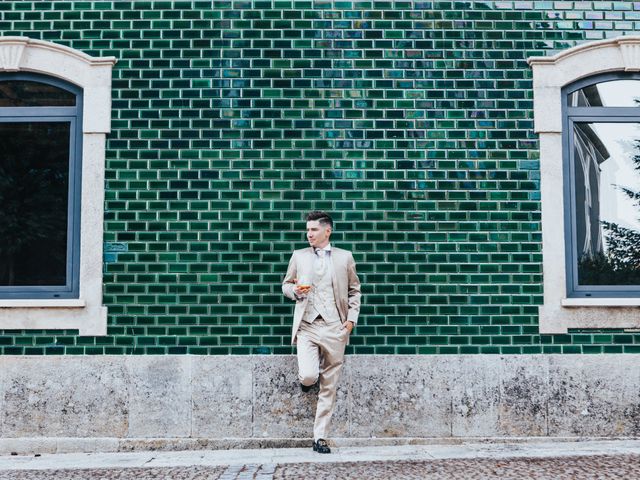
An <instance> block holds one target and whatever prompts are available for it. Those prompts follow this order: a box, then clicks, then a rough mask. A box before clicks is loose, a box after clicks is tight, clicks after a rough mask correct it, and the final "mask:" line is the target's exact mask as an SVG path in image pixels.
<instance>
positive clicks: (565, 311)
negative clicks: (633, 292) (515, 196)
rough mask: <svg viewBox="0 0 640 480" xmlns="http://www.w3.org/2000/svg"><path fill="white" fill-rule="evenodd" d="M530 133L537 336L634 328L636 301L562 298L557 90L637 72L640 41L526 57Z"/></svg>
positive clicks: (638, 319) (639, 316) (638, 313)
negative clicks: (539, 301) (538, 213)
mask: <svg viewBox="0 0 640 480" xmlns="http://www.w3.org/2000/svg"><path fill="white" fill-rule="evenodd" d="M528 62H529V65H530V66H531V68H532V71H533V111H534V129H535V132H536V133H537V134H538V135H539V138H540V194H541V210H542V219H541V221H542V259H543V260H542V262H543V287H544V295H543V305H542V306H540V309H539V312H540V323H539V328H540V333H551V334H554V333H567V332H568V330H569V329H572V328H581V329H590V328H596V329H607V328H639V327H640V309H639V308H638V307H640V298H637V297H636V298H630V297H627V298H614V297H612V298H603V297H591V298H568V296H567V285H566V271H565V268H566V258H565V255H566V252H565V245H566V241H565V217H564V211H565V208H564V204H565V199H564V188H563V185H564V178H563V175H564V172H563V150H562V148H563V132H562V127H563V118H562V115H563V111H562V88H563V87H565V86H567V85H569V84H572V83H574V82H576V81H577V80H580V79H583V78H587V77H591V76H595V75H598V74H602V73H608V72H638V71H640V36H622V37H618V38H613V39H608V40H601V41H596V42H589V43H584V44H581V45H578V46H576V47H573V48H570V49H567V50H564V51H562V52H560V53H558V54H556V55H553V56H549V57H531V58H529V60H528Z"/></svg>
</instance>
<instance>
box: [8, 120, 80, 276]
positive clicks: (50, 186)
mask: <svg viewBox="0 0 640 480" xmlns="http://www.w3.org/2000/svg"><path fill="white" fill-rule="evenodd" d="M69 142H70V124H69V123H59V122H41V123H40V122H30V123H26V122H25V123H18V122H15V123H0V145H2V149H1V150H0V239H2V242H1V243H0V286H24V285H49V286H56V285H65V283H66V265H67V207H68V192H69Z"/></svg>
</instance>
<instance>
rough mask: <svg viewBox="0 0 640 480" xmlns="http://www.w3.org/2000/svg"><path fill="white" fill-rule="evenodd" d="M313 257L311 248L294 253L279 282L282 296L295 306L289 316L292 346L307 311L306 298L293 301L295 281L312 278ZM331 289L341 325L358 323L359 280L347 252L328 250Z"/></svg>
mask: <svg viewBox="0 0 640 480" xmlns="http://www.w3.org/2000/svg"><path fill="white" fill-rule="evenodd" d="M315 257H316V254H315V252H314V250H313V247H307V248H303V249H301V250H296V251H294V252H293V255H291V260H289V267H288V268H287V274H286V275H285V277H284V280H283V282H282V293H284V295H285V296H286V297H288V298H290V299H291V300H294V301H295V302H296V307H295V310H294V312H293V329H292V330H291V343H292V344H294V343H296V335H297V334H298V328H300V322H301V321H302V316H303V315H304V311H305V309H306V308H307V298H306V297H305V298H303V299H301V300H298V299H296V295H295V293H294V288H295V286H296V279H297V278H299V277H301V276H306V277H307V278H313V262H314V260H315ZM331 262H332V282H331V283H332V285H333V295H334V297H335V299H336V306H337V307H338V313H339V314H340V320H341V321H342V323H344V322H346V321H351V322H353V323H354V324H355V323H358V315H359V313H360V279H359V278H358V275H357V274H356V262H355V260H354V259H353V255H352V254H351V252H350V251H348V250H343V249H341V248H336V247H334V246H332V247H331Z"/></svg>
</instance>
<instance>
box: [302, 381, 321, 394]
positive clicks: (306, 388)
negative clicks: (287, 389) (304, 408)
mask: <svg viewBox="0 0 640 480" xmlns="http://www.w3.org/2000/svg"><path fill="white" fill-rule="evenodd" d="M316 383H318V382H316ZM316 383H313V384H311V385H304V384H303V383H301V384H300V390H302V391H303V392H304V393H307V392H308V391H309V390H311V389H312V388H313V387H315V386H316Z"/></svg>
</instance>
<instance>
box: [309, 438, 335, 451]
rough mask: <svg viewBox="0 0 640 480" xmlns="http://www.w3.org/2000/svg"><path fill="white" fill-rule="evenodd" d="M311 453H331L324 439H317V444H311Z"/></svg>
mask: <svg viewBox="0 0 640 480" xmlns="http://www.w3.org/2000/svg"><path fill="white" fill-rule="evenodd" d="M313 451H314V452H318V453H331V449H330V448H329V444H328V443H327V441H326V440H325V439H324V438H319V439H318V441H317V442H313Z"/></svg>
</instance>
